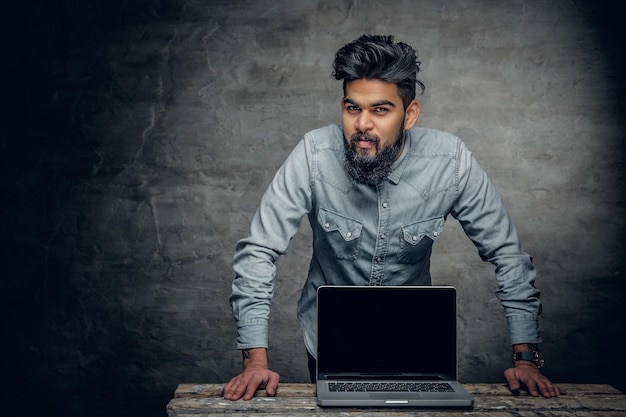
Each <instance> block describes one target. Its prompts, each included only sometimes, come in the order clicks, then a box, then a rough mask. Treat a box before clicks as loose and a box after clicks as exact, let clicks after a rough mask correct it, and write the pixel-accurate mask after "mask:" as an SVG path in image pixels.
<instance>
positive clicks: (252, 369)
mask: <svg viewBox="0 0 626 417" xmlns="http://www.w3.org/2000/svg"><path fill="white" fill-rule="evenodd" d="M242 354H243V371H242V372H241V373H240V374H239V375H237V376H236V377H234V378H233V379H231V380H230V382H229V383H228V384H226V385H225V386H224V390H223V395H224V399H226V400H231V401H237V400H239V399H241V398H243V399H244V400H250V399H252V397H254V393H255V392H256V390H257V389H265V391H266V392H267V395H271V396H273V395H276V390H277V389H278V381H279V380H280V375H278V374H277V373H276V372H273V371H270V370H269V369H268V367H267V351H266V349H265V348H255V349H247V350H244V351H242Z"/></svg>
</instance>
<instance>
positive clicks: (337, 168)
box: [230, 125, 541, 356]
mask: <svg viewBox="0 0 626 417" xmlns="http://www.w3.org/2000/svg"><path fill="white" fill-rule="evenodd" d="M343 147H344V139H343V133H342V129H341V127H340V126H338V125H330V126H327V127H324V128H321V129H317V130H314V131H311V132H309V133H307V134H306V135H305V137H304V139H303V140H302V141H300V142H299V143H298V145H297V146H296V147H295V148H294V150H293V151H292V153H291V154H290V155H289V157H288V158H287V159H286V161H285V163H284V164H283V165H282V167H281V168H280V169H279V170H278V172H277V173H276V175H275V177H274V179H273V181H272V183H271V184H270V186H269V187H268V189H267V191H266V192H265V194H264V195H263V198H262V200H261V203H260V205H259V208H258V210H257V211H256V213H255V215H254V219H253V220H252V224H251V230H250V234H249V236H248V237H246V238H245V239H242V240H240V241H239V242H238V244H237V248H236V252H235V256H234V270H235V274H236V278H235V280H234V281H233V285H232V295H231V298H230V301H231V306H232V309H233V315H234V318H235V321H236V323H237V330H238V338H237V348H238V349H246V348H252V347H268V320H269V312H270V302H271V299H272V295H273V293H274V284H273V281H274V277H275V273H276V268H275V262H276V261H277V260H278V258H279V257H280V256H281V255H282V254H284V253H285V251H286V250H287V246H288V245H289V242H290V240H291V238H292V237H293V236H294V235H295V233H296V232H297V230H298V228H299V227H300V222H301V220H302V218H303V216H304V215H305V214H306V215H307V216H308V218H309V222H310V224H311V228H312V231H313V256H312V259H311V263H310V267H309V272H308V276H307V279H306V282H305V284H304V287H303V290H302V295H301V297H300V300H299V302H298V319H299V320H300V323H301V325H302V329H303V333H304V341H305V345H306V347H307V349H308V350H309V352H310V353H311V354H312V355H313V356H316V334H317V332H316V290H317V287H319V286H320V285H324V284H329V285H429V284H430V283H431V278H430V256H431V252H432V246H433V243H434V242H435V241H436V240H437V239H439V237H440V236H441V234H442V233H443V232H444V224H445V220H446V218H447V216H448V215H449V214H451V215H452V216H453V217H455V218H456V219H457V220H458V221H459V222H460V224H461V225H462V227H463V229H464V231H465V233H466V234H467V236H468V237H469V238H470V239H471V240H472V242H474V244H475V245H476V247H477V249H478V252H479V254H480V256H481V258H482V259H483V260H484V261H488V262H490V263H492V264H493V265H494V266H495V271H496V278H497V282H498V286H497V290H496V295H497V297H498V298H499V299H500V301H501V302H502V305H503V307H504V310H505V314H506V317H507V320H508V325H509V332H510V340H511V343H512V344H516V343H539V342H540V341H541V340H540V337H539V326H538V316H539V314H540V311H541V303H540V300H539V291H538V290H537V289H536V288H535V287H534V281H535V276H536V273H535V269H534V267H533V265H532V262H531V259H530V257H529V256H528V254H526V253H525V252H524V251H523V249H522V247H521V245H520V242H519V239H518V235H517V232H516V230H515V227H514V226H513V223H512V222H511V220H510V218H509V215H508V213H507V210H506V208H505V206H504V204H503V202H502V200H501V198H500V196H499V195H498V193H497V191H496V189H495V188H494V186H493V185H492V183H491V182H490V181H489V179H488V178H487V175H486V174H485V172H484V171H483V170H482V169H481V168H480V166H479V165H478V163H477V162H476V160H475V159H474V158H473V157H472V155H471V153H470V152H469V151H468V149H467V148H466V147H465V145H464V144H463V143H462V142H461V140H460V139H458V138H456V137H454V136H452V135H450V134H447V133H444V132H441V131H437V130H432V129H425V128H413V129H411V130H410V131H408V133H407V141H406V146H405V147H404V149H403V152H402V154H401V156H400V157H399V158H398V160H397V161H396V162H395V164H394V167H393V171H392V173H391V174H390V175H389V176H388V178H387V179H386V180H384V181H381V182H380V183H379V184H377V185H376V186H368V185H359V184H356V183H354V182H352V181H351V180H350V179H349V178H348V177H347V176H346V174H345V172H344V168H343V158H344V157H343Z"/></svg>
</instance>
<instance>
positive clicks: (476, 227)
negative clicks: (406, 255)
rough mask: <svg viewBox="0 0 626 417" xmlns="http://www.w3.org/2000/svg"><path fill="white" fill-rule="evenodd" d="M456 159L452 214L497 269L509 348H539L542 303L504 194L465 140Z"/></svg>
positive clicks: (480, 252) (498, 289) (530, 260)
mask: <svg viewBox="0 0 626 417" xmlns="http://www.w3.org/2000/svg"><path fill="white" fill-rule="evenodd" d="M458 155H459V158H458V162H457V163H458V171H457V172H458V179H457V181H458V189H457V199H456V201H455V204H454V207H453V211H452V215H453V216H454V217H455V218H456V219H457V220H458V221H459V222H460V224H461V226H462V227H463V230H464V231H465V233H466V234H467V236H468V237H469V238H470V239H471V240H472V242H473V243H474V245H475V246H476V248H477V249H478V252H479V254H480V257H481V258H482V259H483V261H486V262H490V263H491V264H493V265H494V266H495V272H496V279H497V289H496V296H497V297H498V299H499V300H500V302H501V303H502V306H503V307H504V311H505V314H506V318H507V321H508V326H509V333H510V340H511V344H518V343H540V342H541V338H540V334H539V323H538V317H539V315H540V314H541V301H540V299H539V296H540V292H539V290H538V289H537V288H535V278H536V270H535V268H534V266H533V264H532V259H531V257H530V256H529V255H528V254H527V253H526V252H524V250H523V249H522V246H521V243H520V240H519V237H518V234H517V230H516V229H515V226H514V225H513V223H512V221H511V219H510V216H509V213H508V211H507V209H506V207H505V205H504V203H503V201H502V199H501V197H500V195H499V194H498V192H497V191H496V189H495V187H494V186H493V184H492V183H491V181H490V180H489V178H488V177H487V174H486V173H485V172H484V171H483V170H482V168H481V167H480V166H479V164H478V162H477V161H476V160H475V159H474V157H473V156H472V155H471V153H470V152H469V150H467V148H466V147H465V145H464V144H463V143H462V142H461V141H459V142H458Z"/></svg>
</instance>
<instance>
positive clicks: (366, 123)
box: [355, 111, 374, 132]
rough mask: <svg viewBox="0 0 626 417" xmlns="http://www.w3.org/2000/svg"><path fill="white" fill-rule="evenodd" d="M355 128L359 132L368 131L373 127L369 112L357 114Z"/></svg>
mask: <svg viewBox="0 0 626 417" xmlns="http://www.w3.org/2000/svg"><path fill="white" fill-rule="evenodd" d="M355 127H356V129H357V130H358V131H360V132H365V131H368V130H370V129H372V127H374V124H373V122H372V118H371V115H370V114H369V112H367V111H361V113H359V117H357V118H356V126H355Z"/></svg>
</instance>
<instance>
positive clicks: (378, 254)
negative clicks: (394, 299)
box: [370, 181, 391, 285]
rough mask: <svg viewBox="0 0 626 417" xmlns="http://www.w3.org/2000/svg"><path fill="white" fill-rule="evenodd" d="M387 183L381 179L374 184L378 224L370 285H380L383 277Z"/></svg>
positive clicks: (387, 203)
mask: <svg viewBox="0 0 626 417" xmlns="http://www.w3.org/2000/svg"><path fill="white" fill-rule="evenodd" d="M389 186H390V185H389V183H388V182H387V181H381V182H379V183H378V184H377V185H376V194H377V199H378V225H377V228H376V244H375V246H374V256H373V257H372V269H371V271H372V272H371V274H370V285H382V282H383V279H384V277H385V259H386V257H387V252H388V250H389V238H388V237H389V225H390V220H391V215H390V210H389Z"/></svg>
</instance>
